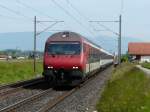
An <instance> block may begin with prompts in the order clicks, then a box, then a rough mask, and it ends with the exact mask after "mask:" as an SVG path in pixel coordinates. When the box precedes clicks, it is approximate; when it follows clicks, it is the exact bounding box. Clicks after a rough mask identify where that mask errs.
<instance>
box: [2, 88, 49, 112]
mask: <svg viewBox="0 0 150 112" xmlns="http://www.w3.org/2000/svg"><path fill="white" fill-rule="evenodd" d="M51 90H52V89H51V88H50V89H48V90H45V91H43V92H40V93H38V94H35V95H32V96H31V97H28V98H26V99H23V100H21V101H19V102H16V103H15V104H12V105H10V106H7V107H5V108H3V109H1V110H0V112H16V111H15V110H16V109H17V108H19V107H20V106H22V105H24V104H26V103H30V102H33V101H34V100H36V99H38V98H40V97H41V96H43V95H46V94H48V93H49V92H51Z"/></svg>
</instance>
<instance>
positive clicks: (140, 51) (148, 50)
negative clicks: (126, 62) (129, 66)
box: [128, 42, 150, 62]
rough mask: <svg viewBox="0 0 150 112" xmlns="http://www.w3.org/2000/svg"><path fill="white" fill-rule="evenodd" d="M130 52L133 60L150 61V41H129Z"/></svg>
mask: <svg viewBox="0 0 150 112" xmlns="http://www.w3.org/2000/svg"><path fill="white" fill-rule="evenodd" d="M128 54H129V55H130V56H131V57H132V60H136V61H139V62H150V42H149V43H148V42H145V43H144V42H133V43H129V44H128Z"/></svg>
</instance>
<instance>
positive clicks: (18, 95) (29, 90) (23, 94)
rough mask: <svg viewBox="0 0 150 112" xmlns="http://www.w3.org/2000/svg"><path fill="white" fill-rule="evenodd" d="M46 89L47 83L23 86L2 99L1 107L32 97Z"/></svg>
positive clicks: (0, 101)
mask: <svg viewBox="0 0 150 112" xmlns="http://www.w3.org/2000/svg"><path fill="white" fill-rule="evenodd" d="M45 89H47V88H46V84H45V83H40V84H38V85H35V86H32V87H26V88H22V89H20V90H19V91H17V92H15V93H12V94H11V95H9V97H6V98H4V99H3V98H2V99H0V109H2V108H4V107H6V106H9V105H12V104H14V103H15V102H18V101H20V100H22V99H25V98H27V97H30V96H32V95H34V94H37V93H39V92H41V91H43V90H45Z"/></svg>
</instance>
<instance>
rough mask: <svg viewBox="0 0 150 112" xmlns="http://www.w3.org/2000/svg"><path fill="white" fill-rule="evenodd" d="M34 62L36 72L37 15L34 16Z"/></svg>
mask: <svg viewBox="0 0 150 112" xmlns="http://www.w3.org/2000/svg"><path fill="white" fill-rule="evenodd" d="M33 56H34V57H33V58H34V63H33V69H34V73H35V72H36V16H35V17H34V53H33Z"/></svg>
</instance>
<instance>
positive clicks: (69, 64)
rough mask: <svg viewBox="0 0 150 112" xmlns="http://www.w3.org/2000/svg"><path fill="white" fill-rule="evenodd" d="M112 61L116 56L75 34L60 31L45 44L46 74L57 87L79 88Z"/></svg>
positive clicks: (49, 80) (44, 63)
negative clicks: (91, 75) (70, 86)
mask: <svg viewBox="0 0 150 112" xmlns="http://www.w3.org/2000/svg"><path fill="white" fill-rule="evenodd" d="M112 62H113V55H111V54H110V53H108V52H107V51H105V50H104V49H102V48H101V47H100V46H97V45H95V44H93V43H92V42H90V41H88V40H87V39H85V38H84V37H83V36H81V35H79V34H77V33H74V32H59V33H55V34H53V35H52V36H50V37H49V38H48V39H47V41H46V44H45V52H44V62H43V67H44V71H43V75H44V77H45V79H46V80H47V81H48V82H50V83H52V84H55V85H64V84H67V85H77V84H79V83H81V82H82V81H83V80H84V79H85V78H86V77H87V76H89V75H90V74H91V73H93V72H95V71H97V70H99V69H100V68H101V67H105V66H106V65H108V64H111V63H112Z"/></svg>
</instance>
